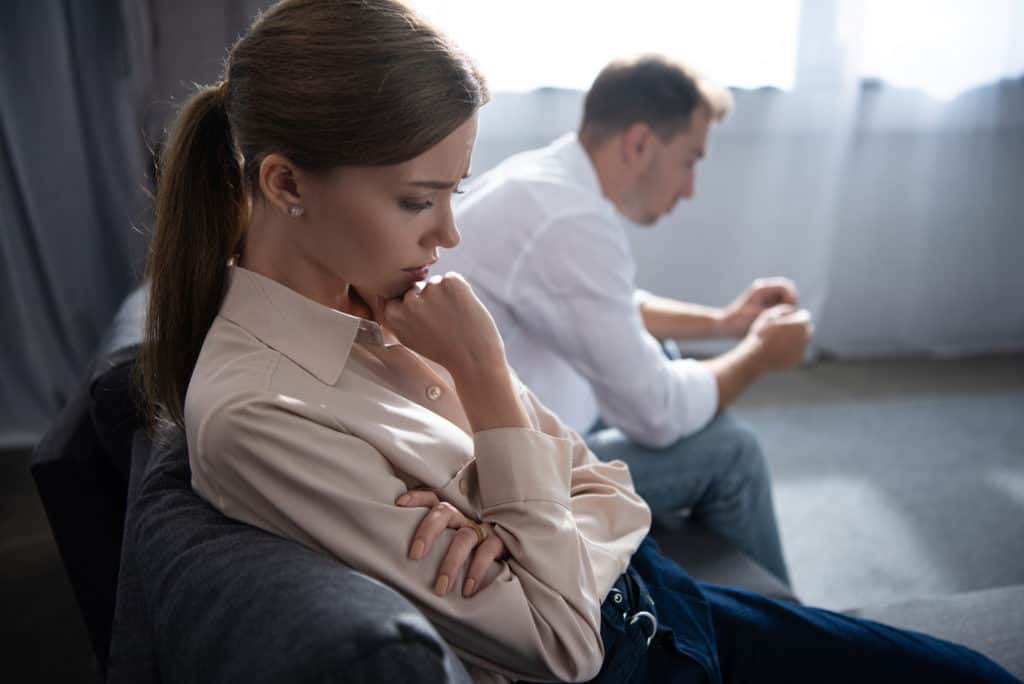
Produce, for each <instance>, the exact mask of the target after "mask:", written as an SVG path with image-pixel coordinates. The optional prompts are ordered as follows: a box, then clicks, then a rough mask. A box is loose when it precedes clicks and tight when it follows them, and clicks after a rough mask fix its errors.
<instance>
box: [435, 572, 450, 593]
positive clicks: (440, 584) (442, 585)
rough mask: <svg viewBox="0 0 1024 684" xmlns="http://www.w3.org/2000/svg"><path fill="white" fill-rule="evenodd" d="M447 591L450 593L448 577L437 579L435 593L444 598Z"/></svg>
mask: <svg viewBox="0 0 1024 684" xmlns="http://www.w3.org/2000/svg"><path fill="white" fill-rule="evenodd" d="M446 591H448V575H441V576H440V577H438V578H437V584H435V585H434V593H435V594H437V595H438V596H444V594H445V592H446Z"/></svg>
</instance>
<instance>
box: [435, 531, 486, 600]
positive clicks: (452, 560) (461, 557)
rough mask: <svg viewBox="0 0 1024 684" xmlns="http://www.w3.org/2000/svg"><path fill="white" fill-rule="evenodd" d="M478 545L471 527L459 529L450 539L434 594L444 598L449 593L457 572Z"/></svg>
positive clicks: (438, 573) (475, 534) (457, 574)
mask: <svg viewBox="0 0 1024 684" xmlns="http://www.w3.org/2000/svg"><path fill="white" fill-rule="evenodd" d="M478 543H479V538H478V536H477V533H476V532H474V531H473V528H472V527H469V526H466V527H462V528H460V529H459V531H458V532H456V533H455V536H454V537H452V543H451V545H449V547H448V553H446V554H445V556H444V560H442V561H441V568H440V569H439V570H438V571H437V579H436V580H435V581H434V593H435V594H437V595H438V596H444V595H445V594H447V593H448V592H449V591H451V589H452V586H454V584H455V578H456V577H458V576H459V570H461V569H462V566H463V565H465V564H466V561H467V560H468V559H469V554H470V553H472V552H473V549H474V547H476V545H477V544H478Z"/></svg>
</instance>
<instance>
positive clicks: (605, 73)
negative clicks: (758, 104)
mask: <svg viewBox="0 0 1024 684" xmlns="http://www.w3.org/2000/svg"><path fill="white" fill-rule="evenodd" d="M701 106H703V107H706V108H707V109H708V111H709V112H710V114H711V119H712V120H713V121H721V120H722V119H723V118H724V117H725V115H726V114H728V113H729V110H730V109H732V95H731V94H730V93H729V91H728V90H726V89H725V88H723V87H721V86H718V85H715V84H714V83H711V82H710V81H707V80H705V79H703V78H701V77H700V76H699V75H698V74H697V73H695V72H694V71H693V70H691V69H689V68H688V67H686V66H685V65H683V64H681V63H679V62H676V61H673V60H670V59H668V58H667V57H663V56H661V55H641V56H639V57H632V58H627V59H617V60H615V61H614V62H612V63H611V64H609V65H608V66H606V67H605V68H604V69H602V70H601V73H599V74H598V75H597V78H596V79H594V84H593V85H592V86H590V90H589V91H588V92H587V96H586V99H585V100H584V102H583V122H582V123H581V124H580V131H581V133H583V134H584V135H586V136H587V137H588V138H590V139H591V140H592V141H594V142H602V141H603V140H605V139H607V138H609V137H611V136H612V135H614V134H616V133H618V132H619V131H622V130H624V129H626V128H627V127H629V126H631V125H632V124H634V123H637V122H640V121H642V122H644V123H646V124H647V125H648V126H650V127H651V129H653V130H654V132H655V133H656V134H657V135H658V137H659V138H660V139H661V140H662V141H668V140H669V139H671V138H673V137H674V136H675V135H677V134H678V133H681V132H683V131H685V130H686V128H687V127H688V126H689V124H690V115H691V114H693V112H694V110H696V109H697V108H698V107H701Z"/></svg>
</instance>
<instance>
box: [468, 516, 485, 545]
mask: <svg viewBox="0 0 1024 684" xmlns="http://www.w3.org/2000/svg"><path fill="white" fill-rule="evenodd" d="M466 527H468V528H470V529H471V530H473V531H474V532H476V538H477V542H476V543H477V544H482V543H483V541H484V539H487V533H486V532H484V528H482V527H480V525H478V524H477V523H475V522H473V521H472V520H467V521H466Z"/></svg>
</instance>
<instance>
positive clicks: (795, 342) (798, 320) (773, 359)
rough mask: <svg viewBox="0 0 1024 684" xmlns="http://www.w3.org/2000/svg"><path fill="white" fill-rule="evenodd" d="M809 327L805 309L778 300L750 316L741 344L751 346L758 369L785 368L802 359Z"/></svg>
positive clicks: (808, 339)
mask: <svg viewBox="0 0 1024 684" xmlns="http://www.w3.org/2000/svg"><path fill="white" fill-rule="evenodd" d="M813 331H814V325H813V324H812V323H811V314H810V312H809V311H807V310H806V309H800V310H797V309H795V308H793V307H792V306H790V305H789V304H779V305H777V306H773V307H771V308H770V309H767V310H765V311H763V312H762V313H761V314H760V315H759V316H758V317H757V319H756V320H754V323H753V325H751V326H750V333H749V334H748V335H747V338H746V339H745V340H744V341H743V343H742V344H753V345H754V346H755V349H756V351H755V353H754V358H755V359H756V364H757V367H758V370H759V371H760V372H764V371H778V370H786V369H787V368H792V367H793V366H795V365H797V364H798V363H800V361H801V359H803V357H804V352H805V351H806V350H807V345H808V343H809V342H810V341H811V335H812V333H813Z"/></svg>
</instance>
